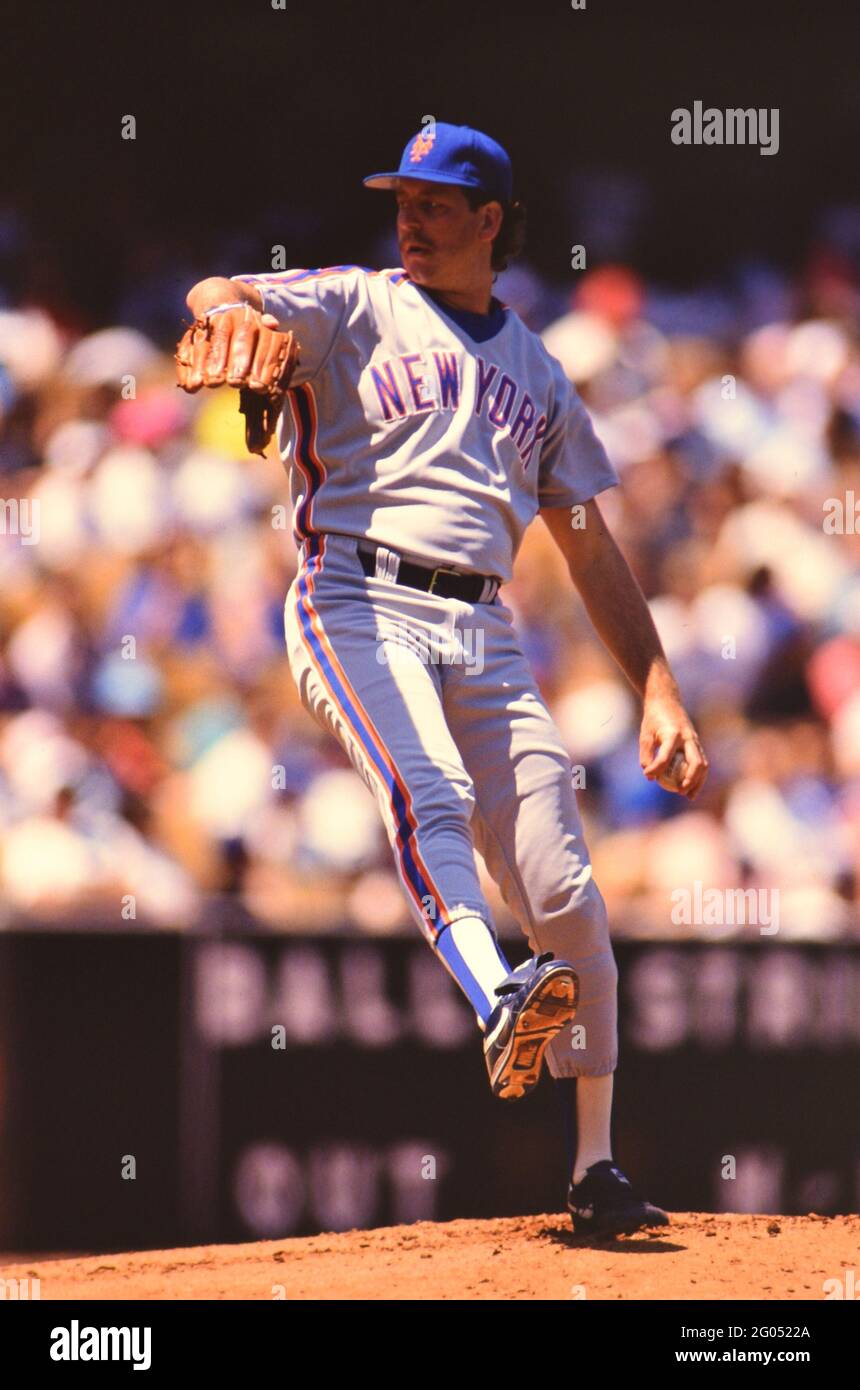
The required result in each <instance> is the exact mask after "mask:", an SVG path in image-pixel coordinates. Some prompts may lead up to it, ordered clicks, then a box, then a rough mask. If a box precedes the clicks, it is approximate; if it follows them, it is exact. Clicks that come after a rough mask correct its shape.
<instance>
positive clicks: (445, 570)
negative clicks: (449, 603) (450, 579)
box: [427, 565, 460, 594]
mask: <svg viewBox="0 0 860 1390" xmlns="http://www.w3.org/2000/svg"><path fill="white" fill-rule="evenodd" d="M459 573H460V571H459V570H455V569H452V568H451V566H450V565H437V566H436V569H434V571H433V573H432V574H431V576H430V584H429V586H428V589H427V592H428V594H432V593H433V592H434V586H435V584H436V576H437V574H454V575H459Z"/></svg>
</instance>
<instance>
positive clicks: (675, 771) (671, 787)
mask: <svg viewBox="0 0 860 1390" xmlns="http://www.w3.org/2000/svg"><path fill="white" fill-rule="evenodd" d="M686 775H687V759H686V758H685V757H684V754H683V751H682V750H681V749H680V748H679V749H677V751H676V752H675V753H674V755H673V757H672V759H671V761H670V763H669V766H668V767H667V768H666V771H665V772H662V773H661V774H660V776H659V777H658V778H657V781H658V782H659V783H660V786H661V787H665V788H666V791H669V792H677V791H680V789H681V783H682V782H683V780H684V778H685V776H686Z"/></svg>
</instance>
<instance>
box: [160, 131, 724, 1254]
mask: <svg viewBox="0 0 860 1390" xmlns="http://www.w3.org/2000/svg"><path fill="white" fill-rule="evenodd" d="M364 182H365V184H366V185H367V186H368V187H369V188H372V189H388V190H390V191H391V192H393V193H394V195H395V199H396V204H397V237H398V243H399V249H400V254H401V261H402V264H401V267H400V268H398V269H391V270H370V269H366V268H365V267H362V266H355V265H339V266H329V267H327V268H325V269H317V270H307V269H296V270H290V271H286V272H283V273H275V274H248V275H236V276H234V277H233V278H232V279H226V278H217V277H216V278H211V279H207V280H203V281H201V282H200V283H199V284H197V285H195V286H194V288H193V289H192V290H191V291H190V293H189V295H188V301H187V302H188V305H189V308H190V309H191V311H192V313H193V314H194V316H195V323H194V325H193V326H192V327H191V328H190V329H189V330H188V332H187V333H186V335H185V337H184V338H183V340H182V342H181V343H180V345H179V351H178V356H177V361H178V363H179V381H180V385H182V386H184V387H185V389H187V390H191V391H195V390H198V389H199V388H200V387H201V386H214V387H217V386H221V385H223V384H225V383H226V384H229V385H233V386H236V387H238V388H240V390H241V392H242V404H241V409H242V410H243V411H245V414H246V417H247V425H246V431H247V437H248V442H249V446H250V447H252V448H258V449H259V448H264V447H265V442H266V441H267V440H268V438H269V437H271V434H272V433H273V431H274V429H275V425H276V421H278V420H279V444H280V453H281V457H282V459H283V461H284V464H285V466H286V468H287V471H288V476H289V481H290V491H291V498H292V505H293V525H294V534H295V537H296V542H297V544H298V546H299V548H300V554H299V566H298V572H297V574H296V577H295V579H294V580H293V582H292V584H291V586H290V589H289V593H288V595H287V600H286V606H285V631H286V640H287V647H288V652H289V661H290V666H291V670H292V672H293V675H294V677H295V680H296V682H297V685H298V688H299V691H300V693H301V699H302V702H303V704H304V705H305V707H306V708H307V710H308V711H309V712H310V713H311V714H312V715H313V716H314V718H315V719H316V720H318V721H319V723H320V724H321V725H322V726H323V727H325V728H327V729H328V730H330V732H331V733H332V735H333V736H334V737H335V738H337V739H338V740H339V742H340V743H341V745H342V746H343V748H344V749H345V750H346V752H347V753H348V755H349V757H350V759H351V761H352V763H353V765H354V766H355V768H356V769H357V771H358V772H359V773H360V775H361V776H362V778H363V779H364V781H365V783H366V784H367V786H368V787H369V788H370V790H371V791H372V793H373V795H374V797H375V799H376V802H377V804H378V807H379V812H380V815H381V816H382V820H383V822H384V825H385V827H386V831H387V834H388V838H389V842H390V844H391V848H392V851H393V855H394V862H395V865H396V868H397V872H398V875H399V877H400V881H401V883H402V885H403V888H404V890H405V893H406V897H407V900H408V903H409V906H410V909H411V911H412V914H413V916H414V919H415V921H416V923H417V925H418V927H419V928H420V929H421V930H422V932H423V933H424V935H425V937H426V939H427V940H428V942H429V944H430V946H431V947H432V949H433V950H434V952H435V953H436V955H437V956H438V958H439V960H440V961H441V962H442V963H443V964H444V966H445V967H446V968H447V969H448V971H449V972H450V974H451V975H452V976H453V978H454V980H455V981H456V982H457V984H458V986H459V987H460V989H461V990H462V991H463V993H464V994H465V995H466V998H467V999H468V1000H469V1003H470V1005H471V1007H472V1008H473V1010H474V1012H475V1015H476V1019H477V1023H478V1027H479V1029H480V1030H481V1032H482V1034H483V1051H484V1057H485V1060H486V1066H487V1071H488V1074H489V1080H490V1086H491V1088H492V1091H493V1093H494V1095H496V1096H499V1097H501V1098H502V1099H504V1100H516V1099H518V1098H519V1097H521V1096H524V1095H526V1094H527V1093H528V1092H529V1091H531V1090H532V1088H533V1087H534V1086H535V1085H536V1083H537V1081H538V1079H539V1077H540V1075H541V1071H542V1067H543V1063H544V1060H546V1062H547V1064H548V1069H549V1072H550V1074H551V1076H552V1077H553V1078H554V1080H555V1083H556V1085H557V1087H558V1090H559V1094H560V1098H561V1101H562V1107H563V1111H564V1116H565V1122H566V1129H567V1132H568V1135H569V1136H570V1135H571V1134H572V1133H574V1132H575V1133H576V1148H575V1152H573V1149H572V1146H571V1145H570V1140H568V1143H569V1159H570V1169H569V1173H568V1175H567V1180H568V1184H569V1186H568V1193H567V1200H568V1209H569V1211H570V1214H571V1217H572V1220H573V1226H574V1229H575V1230H576V1231H577V1232H584V1233H588V1234H593V1235H595V1236H600V1237H606V1236H612V1235H616V1234H619V1233H621V1232H630V1231H634V1230H637V1229H638V1228H640V1227H642V1226H649V1225H655V1224H657V1225H665V1224H667V1222H668V1217H667V1215H666V1213H665V1212H663V1211H661V1210H660V1209H659V1208H657V1207H655V1206H652V1205H651V1204H650V1203H648V1202H646V1201H645V1200H644V1199H642V1198H641V1197H639V1196H637V1194H636V1193H635V1192H634V1191H633V1189H632V1187H631V1184H630V1183H629V1181H628V1180H627V1178H626V1177H625V1176H624V1174H623V1173H622V1172H621V1170H620V1169H619V1168H618V1167H617V1166H616V1165H615V1163H614V1161H613V1155H612V1148H611V1140H610V1121H611V1110H612V1086H613V1073H614V1071H615V1068H616V1065H617V1059H618V1043H617V1002H616V995H617V971H616V966H615V961H614V957H613V952H612V947H611V943H610V937H609V930H608V924H607V914H606V909H605V906H604V902H603V899H602V897H601V894H600V892H599V890H598V887H597V885H596V884H595V882H594V879H593V877H592V870H591V863H590V860H589V855H588V850H587V848H586V845H585V843H584V840H583V831H582V824H581V820H580V816H579V812H578V808H577V802H576V794H575V790H574V787H573V769H572V765H571V762H570V759H569V757H568V754H567V752H566V750H565V747H564V745H563V743H562V740H561V737H560V735H559V733H558V731H557V729H556V727H555V725H554V723H553V720H552V718H551V716H550V714H549V711H548V709H547V706H546V704H545V703H544V700H543V699H542V697H541V695H540V693H539V691H538V689H537V686H536V683H535V680H534V677H533V675H532V672H531V670H530V668H529V666H528V663H527V661H526V659H525V657H524V656H523V653H522V651H521V649H520V644H519V641H518V638H517V634H516V631H515V629H514V625H513V619H512V614H511V611H510V609H509V608H507V606H506V605H505V603H504V602H503V599H502V597H501V595H500V593H499V589H500V586H501V585H503V584H504V583H505V581H506V580H509V579H510V577H511V571H512V567H513V563H514V559H515V557H516V554H517V551H518V548H519V545H520V542H521V540H522V536H523V533H524V531H525V530H526V528H527V526H528V525H529V524H530V523H531V522H532V520H533V519H534V517H535V516H536V515H537V514H538V513H540V515H541V517H542V518H543V520H544V522H545V523H546V525H547V526H548V527H549V530H550V532H551V534H552V536H553V537H554V539H555V541H556V542H557V544H558V546H559V548H560V549H561V551H562V554H563V555H564V557H565V560H566V562H567V566H568V569H569V572H570V575H571V577H572V579H573V582H574V584H575V586H576V587H577V589H578V590H579V593H580V595H581V597H582V599H583V601H584V603H585V607H586V609H587V612H588V614H589V616H590V618H591V620H592V622H593V624H594V626H595V628H596V630H597V633H598V635H599V636H600V638H601V640H602V641H603V643H604V644H605V646H606V647H607V649H608V650H609V652H610V653H611V654H612V656H613V657H614V658H615V659H616V660H617V662H618V663H619V665H620V667H621V669H622V670H623V671H624V673H625V675H626V676H627V678H628V679H629V681H630V683H631V684H632V686H633V687H634V689H635V690H636V691H637V692H638V693H639V695H640V696H641V698H642V702H643V712H642V725H641V739H640V761H641V763H642V767H643V771H644V774H645V776H646V777H648V778H650V779H658V780H659V781H661V783H662V784H663V785H666V786H670V787H671V788H672V789H673V790H675V791H678V792H679V793H681V794H683V795H685V796H687V797H689V798H693V797H695V796H696V795H697V793H698V791H699V790H700V788H701V786H702V784H703V782H704V779H705V775H706V771H707V761H706V759H705V756H704V753H703V751H702V748H701V745H700V742H699V738H698V736H697V734H696V731H695V729H694V727H693V724H692V722H691V720H690V718H689V716H688V715H687V713H686V711H685V709H684V707H683V704H682V702H681V698H680V696H679V693H678V689H677V686H676V684H675V681H674V679H673V677H672V674H671V671H670V669H669V666H668V664H667V661H666V658H665V656H664V653H663V650H662V647H661V645H660V641H659V639H658V637H657V634H656V631H655V628H654V624H653V622H652V620H651V617H650V614H649V610H648V607H647V604H646V602H645V599H644V597H643V595H642V592H641V590H640V589H639V587H638V585H637V582H636V580H635V579H634V577H633V575H632V573H631V571H630V569H629V567H628V565H627V563H626V561H625V560H624V558H623V557H622V555H621V553H620V551H619V550H618V548H617V546H616V544H615V542H614V540H613V539H612V536H611V535H610V533H609V532H608V530H607V528H606V526H605V524H604V522H603V519H602V517H601V513H600V510H599V508H598V504H597V501H596V500H595V499H596V497H597V495H598V494H599V493H601V492H603V491H604V490H605V489H606V488H609V487H612V486H614V485H615V484H616V483H617V482H618V477H617V475H616V473H615V471H614V469H613V467H612V465H611V463H610V462H609V460H608V458H607V456H606V453H605V452H604V449H603V447H602V445H601V444H600V442H599V440H598V439H597V437H596V436H595V433H594V431H593V428H592V425H591V421H590V419H589V416H588V414H587V412H586V410H585V407H584V406H583V404H582V402H581V401H580V399H579V397H578V395H577V393H576V391H575V390H574V389H573V387H572V386H571V385H570V383H569V382H568V380H567V379H566V377H565V374H564V372H563V370H562V368H561V365H560V364H559V363H558V362H557V361H556V360H555V359H554V358H553V357H551V356H550V354H549V353H548V352H547V351H546V349H545V348H544V346H543V344H542V343H541V341H540V339H539V338H538V337H537V336H536V334H534V333H532V332H531V331H530V330H529V329H528V328H526V327H525V325H524V324H523V322H522V321H521V320H520V319H519V318H518V316H517V315H516V314H515V313H514V312H513V311H512V310H511V309H509V308H506V307H505V305H504V304H502V303H500V302H499V300H498V299H496V298H495V297H494V295H493V280H494V274H495V272H496V271H498V270H499V269H504V268H505V265H506V262H507V258H508V257H509V256H510V255H511V254H514V253H515V252H516V251H517V250H518V249H519V247H520V244H521V241H522V227H523V214H522V207H521V205H520V204H519V203H517V202H515V201H514V200H513V194H512V174H511V164H510V160H509V158H508V156H507V154H506V152H505V151H504V150H503V149H502V147H501V146H500V145H499V144H497V143H496V141H494V140H492V139H490V138H489V137H488V136H487V135H485V134H483V133H482V132H480V131H477V130H473V129H471V128H469V127H468V126H453V125H447V124H443V123H441V122H439V123H436V124H435V125H433V124H431V125H429V126H427V127H426V128H425V129H424V130H422V131H421V132H420V133H419V134H417V135H415V136H414V137H413V138H412V139H410V140H409V142H408V143H407V145H406V148H405V150H404V151H403V156H402V159H401V161H400V165H399V168H397V169H396V170H394V171H392V172H388V173H382V174H375V175H371V176H370V177H368V178H366V179H365V180H364ZM296 348H298V356H296ZM574 507H576V508H580V509H582V510H581V512H580V513H579V515H580V520H581V521H582V520H584V525H582V524H578V525H577V526H575V527H574V526H573V525H572V524H571V509H572V508H574ZM475 845H477V847H478V848H479V850H480V852H481V854H482V855H483V858H484V860H485V862H486V864H487V867H488V870H489V872H490V873H491V874H492V876H493V878H494V879H495V881H496V882H497V883H498V884H499V887H500V890H501V892H502V894H503V897H504V900H505V902H506V903H507V904H508V906H509V907H510V909H511V912H512V913H513V915H514V916H515V918H516V920H517V921H518V923H519V925H520V927H521V929H522V931H523V933H524V935H525V936H526V938H527V939H528V943H529V946H530V947H531V951H532V955H531V957H530V958H529V959H528V960H527V961H526V962H525V964H523V965H521V966H519V967H518V968H517V969H515V970H512V969H511V967H510V964H509V962H508V961H507V960H506V959H505V956H504V953H503V951H502V950H501V947H500V945H499V942H498V940H497V937H496V933H495V929H494V926H493V922H492V919H491V914H490V910H489V908H488V905H487V902H486V900H485V897H484V894H483V892H482V890H481V887H480V883H479V878H478V875H477V872H476V867H475V859H474V852H473V851H474V846H475ZM574 1020H575V1024H574Z"/></svg>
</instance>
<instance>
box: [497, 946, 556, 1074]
mask: <svg viewBox="0 0 860 1390" xmlns="http://www.w3.org/2000/svg"><path fill="white" fill-rule="evenodd" d="M496 994H497V995H498V996H499V1002H498V1004H497V1005H496V1007H495V1008H494V1009H493V1012H492V1013H491V1014H490V1017H489V1018H488V1019H487V1023H486V1027H485V1029H484V1060H485V1062H486V1063H487V1072H488V1074H489V1077H490V1086H491V1088H492V1092H493V1095H494V1096H498V1097H499V1098H500V1099H501V1100H519V1099H520V1097H521V1096H524V1095H526V1093H527V1092H528V1091H531V1090H532V1089H533V1087H535V1086H536V1085H537V1083H538V1080H539V1078H540V1073H541V1067H542V1065H543V1056H544V1052H545V1051H546V1049H547V1045H548V1044H549V1043H551V1042H552V1040H553V1038H554V1037H555V1035H556V1033H558V1032H560V1031H561V1029H562V1028H564V1026H565V1024H567V1023H570V1022H571V1021H572V1020H573V1018H574V1016H575V1014H576V1005H577V1000H578V997H579V981H578V979H577V975H576V972H575V970H574V969H573V966H572V965H570V964H568V962H567V961H564V960H556V959H555V958H554V957H553V954H552V952H551V951H547V952H545V953H544V954H543V955H542V956H538V957H537V958H536V959H534V960H527V961H525V963H524V964H523V965H519V966H517V968H516V970H512V971H511V973H510V975H509V976H508V977H507V979H506V980H504V981H503V982H502V983H501V984H500V985H497V986H496Z"/></svg>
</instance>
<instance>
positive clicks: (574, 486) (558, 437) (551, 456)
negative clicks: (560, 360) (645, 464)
mask: <svg viewBox="0 0 860 1390" xmlns="http://www.w3.org/2000/svg"><path fill="white" fill-rule="evenodd" d="M619 481H620V479H619V477H618V474H617V473H616V471H615V469H614V468H613V466H612V464H611V463H610V462H609V458H608V456H607V453H606V450H605V449H604V447H603V445H602V444H601V442H600V440H599V439H598V438H597V435H596V434H595V432H594V426H593V424H592V423H591V416H590V415H589V413H588V411H587V410H586V408H585V406H584V405H583V403H582V401H581V400H580V398H579V395H578V394H577V392H576V390H575V389H574V387H573V386H572V385H571V384H570V382H569V381H568V380H567V377H566V376H565V375H564V372H563V370H562V368H561V367H560V366H559V368H558V372H557V388H556V399H555V409H554V411H553V414H552V416H551V419H550V421H549V423H548V426H547V432H546V435H545V437H544V439H543V440H542V444H541V452H540V464H539V472H538V504H539V506H541V507H570V506H573V505H574V504H575V503H577V502H588V501H590V499H591V498H592V497H596V496H597V494H598V493H599V492H603V491H605V489H606V488H609V487H615V486H617V484H618V483H619Z"/></svg>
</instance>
